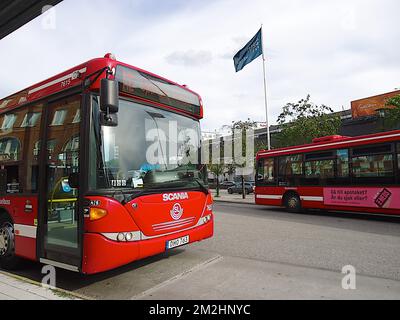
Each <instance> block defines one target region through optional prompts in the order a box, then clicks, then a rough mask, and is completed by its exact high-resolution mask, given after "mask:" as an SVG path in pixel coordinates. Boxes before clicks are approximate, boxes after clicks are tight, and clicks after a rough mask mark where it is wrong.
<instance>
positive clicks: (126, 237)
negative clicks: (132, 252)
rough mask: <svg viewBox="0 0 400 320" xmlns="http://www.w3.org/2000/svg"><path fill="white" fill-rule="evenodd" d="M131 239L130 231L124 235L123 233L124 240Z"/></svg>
mask: <svg viewBox="0 0 400 320" xmlns="http://www.w3.org/2000/svg"><path fill="white" fill-rule="evenodd" d="M132 239H133V234H132V233H131V232H128V233H127V234H126V235H125V240H126V241H131V240H132Z"/></svg>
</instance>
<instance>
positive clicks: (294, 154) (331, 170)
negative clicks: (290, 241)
mask: <svg viewBox="0 0 400 320" xmlns="http://www.w3.org/2000/svg"><path fill="white" fill-rule="evenodd" d="M256 180H257V181H256V191H255V193H256V203H257V204H260V205H269V206H281V207H286V208H287V210H288V211H290V212H299V211H301V210H302V209H324V210H331V211H353V212H364V213H379V214H388V215H398V214H399V213H400V131H392V132H385V133H379V134H373V135H368V136H360V137H353V138H350V137H343V136H330V137H324V138H318V139H315V140H314V141H313V143H312V144H308V145H302V146H295V147H290V148H283V149H276V150H271V151H260V152H259V153H258V154H257V174H256Z"/></svg>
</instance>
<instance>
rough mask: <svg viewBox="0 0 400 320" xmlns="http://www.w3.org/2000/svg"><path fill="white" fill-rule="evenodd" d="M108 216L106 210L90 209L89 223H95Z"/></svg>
mask: <svg viewBox="0 0 400 320" xmlns="http://www.w3.org/2000/svg"><path fill="white" fill-rule="evenodd" d="M107 214H108V212H107V210H104V209H100V208H90V211H89V217H90V221H96V220H100V219H102V218H104V217H105V216H106V215H107Z"/></svg>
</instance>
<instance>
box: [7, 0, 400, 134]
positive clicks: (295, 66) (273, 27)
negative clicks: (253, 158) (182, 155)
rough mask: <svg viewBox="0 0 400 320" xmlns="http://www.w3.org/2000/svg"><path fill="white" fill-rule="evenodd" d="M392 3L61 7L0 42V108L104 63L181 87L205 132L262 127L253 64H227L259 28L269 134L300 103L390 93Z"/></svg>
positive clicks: (399, 66) (103, 1) (344, 102)
mask: <svg viewBox="0 0 400 320" xmlns="http://www.w3.org/2000/svg"><path fill="white" fill-rule="evenodd" d="M398 12H400V1H398V0H335V1H320V0H282V1H276V0H247V1H243V0H115V1H109V0H64V1H63V2H61V3H60V4H59V5H57V6H56V7H55V9H54V11H51V15H50V14H49V13H48V14H47V15H45V16H40V17H38V18H36V19H35V20H33V21H31V22H30V23H28V24H26V25H25V26H23V27H22V28H20V29H19V30H17V31H16V32H14V33H13V34H11V35H9V36H8V37H6V38H4V39H3V40H0V61H3V65H2V70H1V77H0V98H3V97H5V96H8V95H10V94H12V93H15V92H17V91H19V90H22V89H24V88H26V87H28V86H30V85H32V84H34V83H36V82H39V81H41V80H44V79H47V78H49V77H51V76H53V75H55V74H57V73H59V72H62V71H64V70H66V69H68V68H70V67H73V66H75V65H78V64H80V63H82V62H84V61H87V60H90V59H92V58H96V57H102V56H104V55H105V54H106V53H108V52H112V53H114V54H115V55H116V57H117V59H118V60H120V61H123V62H126V63H128V64H131V65H134V66H137V67H140V68H143V69H145V70H148V71H151V72H154V73H156V74H159V75H161V76H164V77H166V78H168V79H170V80H173V81H175V82H178V83H180V84H186V85H187V86H188V87H189V88H191V89H192V90H194V91H196V92H198V93H199V94H200V95H201V96H202V98H203V102H204V115H205V118H204V120H203V123H202V128H203V130H204V131H214V130H218V129H220V128H221V127H222V126H223V125H229V124H231V123H232V121H237V120H246V119H248V118H250V119H251V120H254V121H260V122H265V118H266V112H265V105H264V87H263V71H262V70H263V69H262V59H261V57H260V58H258V59H257V60H255V61H253V62H252V63H251V64H250V65H248V66H246V67H245V68H244V69H243V70H242V71H240V72H238V73H236V72H235V68H234V65H233V56H234V55H235V54H236V52H237V51H239V50H240V49H241V48H242V47H243V46H244V45H245V44H246V43H247V42H248V41H249V40H250V39H251V38H252V37H253V36H254V35H255V34H256V33H257V31H258V30H259V29H260V26H261V24H263V30H264V48H265V55H266V58H267V61H266V68H267V69H266V70H267V97H268V99H267V100H268V110H269V112H268V113H269V119H270V123H271V124H274V123H276V120H277V117H278V115H279V114H280V112H281V110H282V107H283V106H284V105H285V104H286V103H288V102H295V101H299V100H300V99H302V98H305V97H306V96H307V95H308V94H310V95H311V99H312V101H313V102H314V103H317V104H325V105H328V106H331V107H332V108H333V109H334V110H337V111H339V110H342V109H343V108H344V109H348V108H350V102H351V101H352V100H356V99H359V98H364V97H368V96H372V95H376V94H381V93H386V92H389V91H393V90H394V89H395V88H400V59H399V52H400V41H399V39H400V23H399V21H398Z"/></svg>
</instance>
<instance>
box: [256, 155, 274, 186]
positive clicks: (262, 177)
mask: <svg viewBox="0 0 400 320" xmlns="http://www.w3.org/2000/svg"><path fill="white" fill-rule="evenodd" d="M274 166H275V160H274V159H271V158H269V159H261V160H259V161H258V170H257V181H258V182H261V183H269V184H271V183H273V182H274V181H275V175H274V171H275V170H274Z"/></svg>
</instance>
